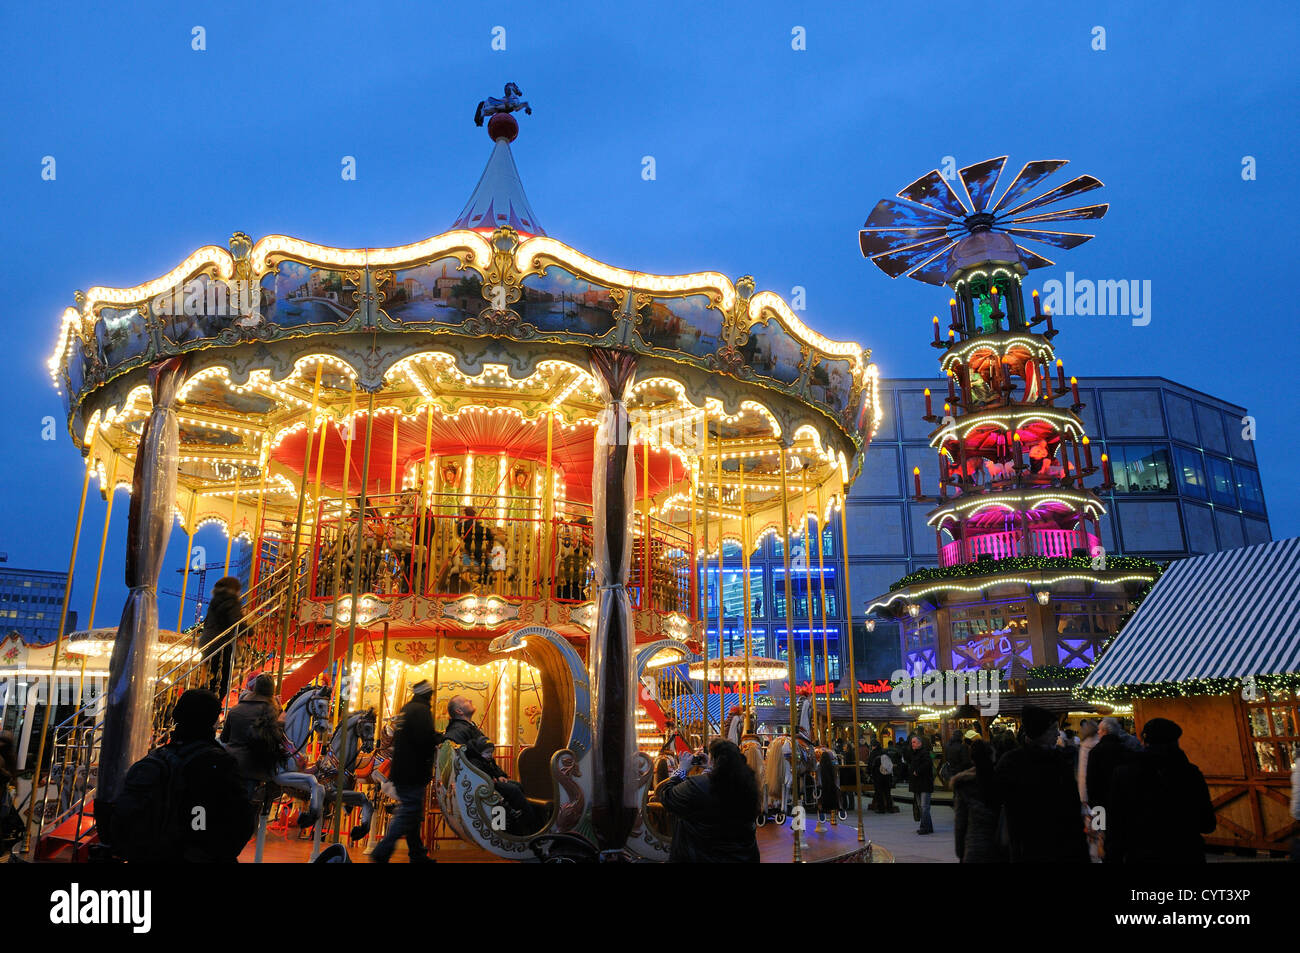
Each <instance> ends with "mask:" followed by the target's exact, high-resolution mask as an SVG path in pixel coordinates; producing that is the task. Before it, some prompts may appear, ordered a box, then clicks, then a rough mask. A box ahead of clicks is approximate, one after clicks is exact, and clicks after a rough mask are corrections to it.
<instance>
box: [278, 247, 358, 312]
mask: <svg viewBox="0 0 1300 953" xmlns="http://www.w3.org/2000/svg"><path fill="white" fill-rule="evenodd" d="M261 290H262V301H261V314H262V320H263V321H265V322H266V323H268V324H274V325H278V326H279V327H282V328H294V329H297V328H308V327H312V326H316V327H334V326H337V325H339V324H342V323H344V322H346V321H347V320H348V318H350V317H351V316H352V314H353V313H354V312H355V311H356V299H355V297H354V295H355V293H356V290H357V286H356V283H355V282H354V281H353V280H352V279H351V278H350V277H348V276H347V275H346V274H344V273H343V272H340V271H331V270H329V269H327V268H318V267H316V266H314V265H304V264H303V263H301V262H297V261H282V262H280V264H279V265H277V266H276V269H275V271H271V272H267V273H266V274H265V275H263V276H262V285H261Z"/></svg>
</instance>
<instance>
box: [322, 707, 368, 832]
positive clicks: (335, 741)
mask: <svg viewBox="0 0 1300 953" xmlns="http://www.w3.org/2000/svg"><path fill="white" fill-rule="evenodd" d="M374 747H375V710H374V709H373V708H368V709H366V710H365V711H354V712H353V713H352V714H350V715H348V717H347V719H346V720H345V721H343V723H342V724H340V725H339V726H338V728H336V729H335V730H334V735H333V737H331V738H330V744H329V748H328V750H326V751H325V753H324V754H322V755H321V758H320V760H319V761H317V762H316V766H315V767H314V768H313V769H312V770H313V772H314V773H315V775H316V778H317V779H318V780H319V781H321V782H322V783H324V784H325V785H326V787H325V798H326V800H327V801H333V800H334V799H335V798H336V797H338V792H339V788H340V787H341V788H342V789H343V807H344V808H345V809H347V810H349V811H350V810H352V809H353V808H358V807H359V808H361V823H359V824H357V825H355V826H354V827H353V828H352V830H351V831H350V832H349V836H350V837H351V838H352V840H354V841H358V840H361V839H362V838H363V837H365V836H366V835H367V834H369V833H370V821H371V818H372V817H373V816H374V813H375V806H374V804H373V802H371V800H370V798H368V797H366V796H365V795H364V794H362V793H361V792H360V791H358V790H356V788H355V787H354V785H355V784H356V780H357V766H358V762H359V761H360V756H361V754H362V753H369V752H371V751H373V750H374Z"/></svg>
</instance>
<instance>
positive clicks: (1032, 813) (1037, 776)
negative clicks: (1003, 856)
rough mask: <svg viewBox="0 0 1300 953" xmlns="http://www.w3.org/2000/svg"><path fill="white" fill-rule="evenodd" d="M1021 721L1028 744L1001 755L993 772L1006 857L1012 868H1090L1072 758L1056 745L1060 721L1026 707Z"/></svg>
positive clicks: (1029, 706)
mask: <svg viewBox="0 0 1300 953" xmlns="http://www.w3.org/2000/svg"><path fill="white" fill-rule="evenodd" d="M1020 717H1021V726H1022V732H1023V734H1024V740H1025V743H1024V745H1023V746H1022V747H1019V748H1015V749H1013V750H1011V751H1008V752H1006V753H1005V754H1004V755H1002V757H1001V758H999V759H998V762H997V766H996V768H995V770H994V776H995V777H996V778H997V795H998V798H999V799H1000V800H1001V801H1002V804H1003V808H1004V810H1005V812H1006V827H1007V840H1008V842H1009V849H1008V857H1009V859H1010V861H1011V862H1012V863H1013V864H1026V863H1085V864H1086V863H1087V862H1088V845H1087V841H1086V840H1085V838H1084V833H1083V825H1082V824H1080V823H1079V787H1078V784H1077V783H1076V781H1075V778H1074V774H1073V772H1072V770H1071V758H1070V755H1069V754H1068V753H1067V752H1066V751H1065V750H1064V749H1063V748H1058V747H1057V745H1056V741H1057V738H1058V737H1059V735H1060V730H1059V728H1058V727H1057V724H1056V716H1055V715H1054V714H1052V713H1051V712H1050V711H1046V710H1045V709H1042V708H1039V707H1037V706H1036V705H1026V706H1025V709H1024V711H1023V712H1022V713H1021V716H1020ZM1094 754H1095V752H1094Z"/></svg>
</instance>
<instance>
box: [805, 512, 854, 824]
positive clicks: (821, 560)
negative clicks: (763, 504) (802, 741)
mask: <svg viewBox="0 0 1300 953" xmlns="http://www.w3.org/2000/svg"><path fill="white" fill-rule="evenodd" d="M822 512H823V510H822V488H821V487H820V486H818V487H817V575H818V577H819V579H818V587H819V598H820V599H821V604H822V676H823V677H824V678H825V679H826V734H825V736H823V738H822V743H823V744H827V745H829V744H831V743H832V742H833V739H832V738H831V731H832V728H831V650H830V636H828V635H827V634H826V561H825V557H824V555H823V553H822ZM808 617H809V619H811V618H812V612H811V610H810V611H809V613H808ZM855 754H856V752H855ZM833 820H834V817H833V816H832V821H833Z"/></svg>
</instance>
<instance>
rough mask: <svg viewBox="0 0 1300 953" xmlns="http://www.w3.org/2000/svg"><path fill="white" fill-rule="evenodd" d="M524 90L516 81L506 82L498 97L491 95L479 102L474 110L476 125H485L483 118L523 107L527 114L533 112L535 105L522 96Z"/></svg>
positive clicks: (516, 110) (515, 110)
mask: <svg viewBox="0 0 1300 953" xmlns="http://www.w3.org/2000/svg"><path fill="white" fill-rule="evenodd" d="M522 97H523V91H522V90H521V89H520V88H519V87H518V86H516V85H515V84H514V83H506V88H505V90H504V91H503V92H502V94H501V98H500V99H498V98H497V97H495V96H489V97H488V98H487V99H485V100H483V101H482V102H481V103H479V104H478V108H477V109H475V110H474V125H476V126H481V125H483V120H484V119H485V118H487V117H489V116H495V115H496V114H497V113H512V112H518V111H519V110H520V109H522V110H523V111H524V112H525V113H526V114H527V115H529V116H531V115H532V114H533V107H532V106H530V105H528V103H527V102H526V101H525V100H524V99H523V98H522Z"/></svg>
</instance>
